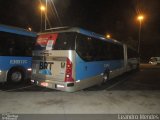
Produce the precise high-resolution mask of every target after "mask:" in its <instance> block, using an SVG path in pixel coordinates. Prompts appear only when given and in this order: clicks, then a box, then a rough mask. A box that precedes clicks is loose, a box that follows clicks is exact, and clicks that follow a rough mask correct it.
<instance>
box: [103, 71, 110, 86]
mask: <svg viewBox="0 0 160 120" xmlns="http://www.w3.org/2000/svg"><path fill="white" fill-rule="evenodd" d="M108 80H109V71H108V70H107V71H105V72H104V74H103V81H102V84H105V83H106V82H107V81H108Z"/></svg>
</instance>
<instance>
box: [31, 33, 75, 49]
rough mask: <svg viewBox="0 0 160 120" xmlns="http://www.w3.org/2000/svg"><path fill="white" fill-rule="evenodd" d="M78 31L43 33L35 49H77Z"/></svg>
mask: <svg viewBox="0 0 160 120" xmlns="http://www.w3.org/2000/svg"><path fill="white" fill-rule="evenodd" d="M75 38H76V33H73V32H65V33H51V34H41V35H39V37H38V38H37V42H36V44H35V48H34V49H35V50H75Z"/></svg>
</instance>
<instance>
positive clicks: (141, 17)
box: [137, 15, 144, 54]
mask: <svg viewBox="0 0 160 120" xmlns="http://www.w3.org/2000/svg"><path fill="white" fill-rule="evenodd" d="M137 19H138V21H139V33H138V34H139V35H138V53H139V54H140V47H141V29H142V21H143V19H144V17H143V15H139V16H138V17H137Z"/></svg>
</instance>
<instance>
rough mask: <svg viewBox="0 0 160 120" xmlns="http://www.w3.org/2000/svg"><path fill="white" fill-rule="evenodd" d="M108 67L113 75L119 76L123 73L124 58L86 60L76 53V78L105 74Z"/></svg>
mask: <svg viewBox="0 0 160 120" xmlns="http://www.w3.org/2000/svg"><path fill="white" fill-rule="evenodd" d="M106 69H109V70H110V72H111V74H112V76H117V75H118V74H121V73H123V69H124V60H112V61H93V62H85V61H83V60H82V59H81V58H80V57H79V56H78V55H76V80H86V79H88V78H90V77H93V76H100V75H103V73H104V71H105V70H106ZM114 74H115V75H114Z"/></svg>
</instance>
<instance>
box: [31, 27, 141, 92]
mask: <svg viewBox="0 0 160 120" xmlns="http://www.w3.org/2000/svg"><path fill="white" fill-rule="evenodd" d="M32 55H33V61H32V77H31V82H32V83H34V84H37V85H38V86H43V87H47V88H52V89H57V90H62V91H67V92H74V91H77V90H81V89H84V88H87V87H90V86H93V85H96V84H101V83H105V82H106V81H108V80H109V79H111V78H114V77H116V76H118V75H121V74H122V73H124V72H127V71H130V70H133V69H138V67H139V57H138V54H137V52H136V51H135V50H133V49H131V48H129V47H127V45H125V44H122V43H120V42H118V41H116V40H113V39H106V38H105V37H103V36H102V35H99V34H96V33H93V32H90V31H87V30H84V29H81V28H64V29H55V30H54V31H52V32H45V33H39V35H38V38H37V42H36V45H35V48H34V51H33V54H32Z"/></svg>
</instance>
